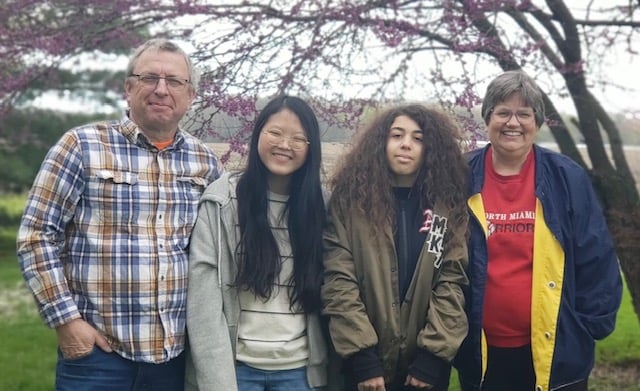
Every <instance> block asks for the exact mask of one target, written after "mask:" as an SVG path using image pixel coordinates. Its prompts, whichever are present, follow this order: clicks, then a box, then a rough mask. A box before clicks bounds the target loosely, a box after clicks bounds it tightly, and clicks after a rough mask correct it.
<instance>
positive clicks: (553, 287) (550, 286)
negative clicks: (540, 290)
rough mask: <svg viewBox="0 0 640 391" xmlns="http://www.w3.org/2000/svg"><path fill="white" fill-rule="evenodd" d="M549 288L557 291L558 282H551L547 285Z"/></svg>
mask: <svg viewBox="0 0 640 391" xmlns="http://www.w3.org/2000/svg"><path fill="white" fill-rule="evenodd" d="M547 285H548V286H549V288H551V289H555V287H556V282H555V281H549V283H548V284H547Z"/></svg>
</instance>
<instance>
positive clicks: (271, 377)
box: [186, 96, 328, 391]
mask: <svg viewBox="0 0 640 391" xmlns="http://www.w3.org/2000/svg"><path fill="white" fill-rule="evenodd" d="M320 166H321V145H320V131H319V126H318V121H317V119H316V116H315V114H314V113H313V111H312V109H311V108H310V107H309V105H308V104H307V103H306V102H305V101H303V100H302V99H300V98H297V97H292V96H280V97H277V98H275V99H273V100H271V101H270V102H269V103H268V104H267V105H266V106H265V107H264V109H263V110H262V111H261V112H260V114H259V115H258V117H257V119H256V122H255V126H254V128H253V133H252V135H251V141H250V147H249V156H248V161H247V166H246V168H245V169H244V171H242V172H241V173H238V174H229V173H226V174H224V175H223V176H222V177H221V178H220V179H219V180H217V181H215V182H214V183H213V184H211V185H210V186H209V187H208V188H207V190H206V191H205V193H204V195H203V197H202V200H201V203H200V207H199V213H198V220H197V222H196V225H195V228H194V232H193V235H192V239H191V246H190V257H189V289H188V305H187V325H188V326H187V329H188V336H189V343H190V351H189V355H188V356H189V358H188V360H187V361H188V363H187V382H186V388H187V389H196V390H197V389H199V390H225V391H228V390H235V389H239V390H241V391H242V390H250V391H253V390H268V389H271V387H274V386H276V387H279V388H277V389H286V390H310V389H316V388H319V387H322V386H324V385H326V382H327V378H326V364H327V356H328V353H327V347H326V344H325V339H324V337H323V334H322V331H321V326H320V321H319V310H320V309H321V300H320V286H321V284H322V230H323V227H324V223H325V206H324V200H323V193H322V187H321V183H320Z"/></svg>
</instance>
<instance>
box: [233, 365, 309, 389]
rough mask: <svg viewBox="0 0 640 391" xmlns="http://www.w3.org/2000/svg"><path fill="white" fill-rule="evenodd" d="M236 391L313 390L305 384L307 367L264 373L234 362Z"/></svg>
mask: <svg viewBox="0 0 640 391" xmlns="http://www.w3.org/2000/svg"><path fill="white" fill-rule="evenodd" d="M236 379H237V380H238V391H293V390H295V391H305V390H314V388H311V387H309V383H308V382H307V367H301V368H295V369H285V370H280V371H265V370H262V369H257V368H253V367H250V366H248V365H247V364H243V363H241V362H239V361H236Z"/></svg>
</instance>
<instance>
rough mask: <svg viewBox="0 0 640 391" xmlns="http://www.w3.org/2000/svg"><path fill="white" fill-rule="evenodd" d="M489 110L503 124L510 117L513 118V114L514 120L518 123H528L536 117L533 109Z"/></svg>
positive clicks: (509, 119)
mask: <svg viewBox="0 0 640 391" xmlns="http://www.w3.org/2000/svg"><path fill="white" fill-rule="evenodd" d="M491 112H492V113H493V115H494V117H495V118H496V119H497V120H498V121H500V122H503V123H505V124H506V123H507V122H509V121H511V118H513V116H514V115H515V117H516V121H518V123H520V125H529V124H531V123H532V122H534V121H535V119H536V116H535V113H536V111H535V110H533V109H523V110H517V111H515V112H513V111H511V110H507V109H498V110H496V109H491Z"/></svg>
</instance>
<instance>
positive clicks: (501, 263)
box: [482, 150, 536, 347]
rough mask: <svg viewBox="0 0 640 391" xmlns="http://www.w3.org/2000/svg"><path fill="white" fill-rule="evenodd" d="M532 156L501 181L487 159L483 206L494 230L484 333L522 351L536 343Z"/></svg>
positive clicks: (492, 340)
mask: <svg viewBox="0 0 640 391" xmlns="http://www.w3.org/2000/svg"><path fill="white" fill-rule="evenodd" d="M533 156H534V154H533V151H531V152H530V153H529V156H528V157H527V160H526V161H525V163H524V165H523V166H522V170H521V171H520V173H519V174H517V175H509V176H503V175H499V174H498V173H496V172H495V170H494V169H493V164H492V151H491V150H489V151H488V153H487V154H486V158H485V167H486V168H485V181H484V186H483V188H482V200H483V202H484V208H485V213H486V219H487V224H488V226H489V227H488V228H489V237H488V239H487V250H488V256H489V258H488V263H487V285H486V288H485V297H484V312H483V319H482V323H483V328H484V330H485V333H486V336H487V343H488V344H489V345H491V346H496V347H519V346H524V345H527V344H529V343H530V341H531V279H532V273H533V228H534V222H535V206H536V196H535V191H534V186H535V185H534V182H535V164H534V157H533Z"/></svg>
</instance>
